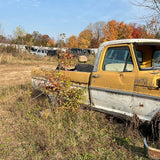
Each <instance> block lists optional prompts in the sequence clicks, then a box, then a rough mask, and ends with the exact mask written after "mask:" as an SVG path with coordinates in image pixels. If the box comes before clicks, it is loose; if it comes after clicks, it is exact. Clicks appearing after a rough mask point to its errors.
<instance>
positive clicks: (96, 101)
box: [32, 39, 160, 125]
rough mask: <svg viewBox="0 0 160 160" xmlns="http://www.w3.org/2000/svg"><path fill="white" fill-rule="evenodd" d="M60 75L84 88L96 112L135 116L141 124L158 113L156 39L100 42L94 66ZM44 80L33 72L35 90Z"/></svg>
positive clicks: (158, 45)
mask: <svg viewBox="0 0 160 160" xmlns="http://www.w3.org/2000/svg"><path fill="white" fill-rule="evenodd" d="M64 72H65V74H66V75H67V76H68V77H69V78H70V80H71V81H72V82H73V85H74V86H77V87H82V88H83V87H87V88H88V92H87V95H88V101H86V103H90V105H91V106H92V107H93V108H94V109H96V110H99V111H102V112H106V113H110V114H113V115H116V116H122V117H132V116H133V115H137V116H138V117H139V119H140V120H142V121H143V122H146V121H147V122H151V121H152V120H153V118H155V117H156V114H158V112H159V111H160V40H156V39H124V40H114V41H108V42H104V43H102V44H101V45H100V46H99V49H98V53H97V55H96V60H95V64H94V66H91V65H87V64H79V65H77V66H76V67H75V68H74V69H72V70H70V71H64ZM44 79H45V77H41V76H40V75H35V74H34V70H33V72H32V84H33V86H34V87H35V88H39V86H38V84H39V83H40V82H41V83H43V81H44ZM157 125H159V124H158V123H157Z"/></svg>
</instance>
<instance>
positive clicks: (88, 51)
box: [82, 49, 95, 56]
mask: <svg viewBox="0 0 160 160" xmlns="http://www.w3.org/2000/svg"><path fill="white" fill-rule="evenodd" d="M82 55H86V56H88V55H95V52H94V51H93V50H92V49H83V51H82Z"/></svg>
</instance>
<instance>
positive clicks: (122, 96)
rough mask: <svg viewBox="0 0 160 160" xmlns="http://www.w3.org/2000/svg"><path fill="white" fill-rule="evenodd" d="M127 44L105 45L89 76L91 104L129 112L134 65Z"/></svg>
mask: <svg viewBox="0 0 160 160" xmlns="http://www.w3.org/2000/svg"><path fill="white" fill-rule="evenodd" d="M130 48H131V47H129V45H121V46H115V47H106V48H105V49H104V51H103V53H102V55H101V60H100V63H99V67H98V70H97V71H96V72H93V73H92V77H91V87H90V91H91V92H90V93H91V99H92V104H93V107H95V108H96V109H98V110H102V111H104V112H109V113H112V114H114V113H115V114H120V115H129V116H131V115H132V93H133V86H134V79H135V78H134V77H135V69H134V63H133V60H132V55H131V51H130Z"/></svg>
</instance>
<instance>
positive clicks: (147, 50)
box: [134, 44, 160, 70]
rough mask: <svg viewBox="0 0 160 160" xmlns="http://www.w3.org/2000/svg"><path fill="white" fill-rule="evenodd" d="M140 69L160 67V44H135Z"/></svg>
mask: <svg viewBox="0 0 160 160" xmlns="http://www.w3.org/2000/svg"><path fill="white" fill-rule="evenodd" d="M134 47H135V50H136V57H137V62H138V64H139V68H140V70H151V69H152V70H154V69H155V70H156V69H160V44H135V45H134Z"/></svg>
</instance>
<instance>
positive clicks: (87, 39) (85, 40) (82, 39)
mask: <svg viewBox="0 0 160 160" xmlns="http://www.w3.org/2000/svg"><path fill="white" fill-rule="evenodd" d="M91 38H92V33H91V31H90V30H88V29H86V30H84V31H82V32H81V33H80V34H79V36H78V44H79V47H80V48H82V49H85V48H88V47H89V46H90V44H91Z"/></svg>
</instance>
